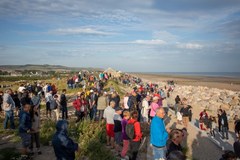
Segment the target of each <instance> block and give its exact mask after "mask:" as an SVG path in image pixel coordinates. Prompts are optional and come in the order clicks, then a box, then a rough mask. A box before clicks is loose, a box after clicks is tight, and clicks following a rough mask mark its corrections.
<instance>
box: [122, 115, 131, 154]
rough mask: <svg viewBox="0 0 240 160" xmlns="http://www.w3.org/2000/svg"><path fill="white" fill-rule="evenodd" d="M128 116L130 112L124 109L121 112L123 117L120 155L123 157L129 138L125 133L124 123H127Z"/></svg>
mask: <svg viewBox="0 0 240 160" xmlns="http://www.w3.org/2000/svg"><path fill="white" fill-rule="evenodd" d="M129 118H130V112H129V111H124V112H123V119H122V121H121V124H122V139H123V148H122V152H121V157H122V158H125V156H126V154H127V152H128V146H129V138H128V136H127V134H126V131H125V130H126V125H127V123H128V120H129Z"/></svg>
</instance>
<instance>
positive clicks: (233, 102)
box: [229, 99, 239, 106]
mask: <svg viewBox="0 0 240 160" xmlns="http://www.w3.org/2000/svg"><path fill="white" fill-rule="evenodd" d="M238 104H239V100H238V99H232V100H231V101H230V102H229V105H231V106H235V105H238Z"/></svg>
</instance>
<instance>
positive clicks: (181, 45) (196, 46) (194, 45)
mask: <svg viewBox="0 0 240 160" xmlns="http://www.w3.org/2000/svg"><path fill="white" fill-rule="evenodd" d="M177 47H178V48H183V49H202V48H203V45H201V44H197V43H179V42H177Z"/></svg>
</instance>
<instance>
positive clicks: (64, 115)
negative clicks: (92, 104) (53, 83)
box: [62, 107, 68, 119]
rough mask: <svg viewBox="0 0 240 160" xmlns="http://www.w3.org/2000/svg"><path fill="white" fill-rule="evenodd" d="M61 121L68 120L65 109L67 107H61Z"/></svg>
mask: <svg viewBox="0 0 240 160" xmlns="http://www.w3.org/2000/svg"><path fill="white" fill-rule="evenodd" d="M62 119H68V109H67V107H62Z"/></svg>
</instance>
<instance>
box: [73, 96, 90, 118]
mask: <svg viewBox="0 0 240 160" xmlns="http://www.w3.org/2000/svg"><path fill="white" fill-rule="evenodd" d="M86 105H87V102H86V100H85V98H84V93H81V94H80V96H78V97H77V99H76V100H75V101H74V102H73V106H74V108H75V109H76V111H75V115H76V116H77V120H76V123H77V122H79V121H80V120H82V119H83V118H84V116H85V113H86V109H87V108H86Z"/></svg>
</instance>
